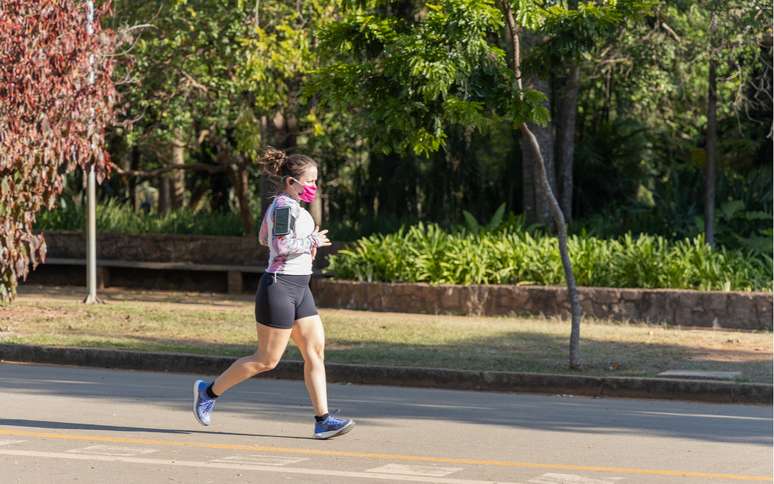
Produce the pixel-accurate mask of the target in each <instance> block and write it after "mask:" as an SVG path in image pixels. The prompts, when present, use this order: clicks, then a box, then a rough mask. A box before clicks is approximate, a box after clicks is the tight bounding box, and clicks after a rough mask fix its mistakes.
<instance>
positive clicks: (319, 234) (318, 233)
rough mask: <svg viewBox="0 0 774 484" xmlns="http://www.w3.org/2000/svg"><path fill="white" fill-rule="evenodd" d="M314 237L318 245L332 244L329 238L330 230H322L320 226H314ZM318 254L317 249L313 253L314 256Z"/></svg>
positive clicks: (326, 245)
mask: <svg viewBox="0 0 774 484" xmlns="http://www.w3.org/2000/svg"><path fill="white" fill-rule="evenodd" d="M312 237H314V238H315V240H317V247H328V246H329V245H331V241H330V240H329V239H328V230H320V227H319V226H317V227H315V228H314V232H313V233H312ZM315 255H317V251H315V252H314V254H312V257H314V256H315Z"/></svg>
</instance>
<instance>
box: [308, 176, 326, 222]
mask: <svg viewBox="0 0 774 484" xmlns="http://www.w3.org/2000/svg"><path fill="white" fill-rule="evenodd" d="M322 196H323V191H322V188H321V187H320V186H318V187H317V196H316V197H315V198H314V201H313V202H312V203H311V204H309V213H310V214H312V218H313V219H314V223H315V225H317V226H319V227H322V222H323V213H322V212H323V211H322V208H323V200H322Z"/></svg>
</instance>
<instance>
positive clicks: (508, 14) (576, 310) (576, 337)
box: [500, 0, 581, 369]
mask: <svg viewBox="0 0 774 484" xmlns="http://www.w3.org/2000/svg"><path fill="white" fill-rule="evenodd" d="M500 5H501V8H502V9H503V13H504V14H505V18H506V21H507V24H508V30H509V33H510V36H509V37H510V39H509V40H510V41H511V45H512V47H513V66H512V69H513V75H514V77H515V78H516V80H517V83H518V86H519V90H520V91H523V84H522V76H521V52H520V38H519V30H520V27H519V25H518V24H517V23H516V19H515V18H514V15H513V11H512V10H511V5H510V3H509V0H501V3H500ZM520 101H521V100H520ZM519 130H520V131H521V134H522V139H523V141H524V144H526V145H528V146H529V147H530V149H531V154H532V156H533V157H534V159H535V160H537V163H536V164H535V167H536V170H537V175H538V181H539V183H540V184H541V186H542V189H543V191H544V192H545V194H546V198H547V201H548V206H549V209H550V212H551V215H552V216H553V219H554V223H555V225H556V231H557V236H558V239H559V253H560V255H561V258H562V266H563V267H564V275H565V279H566V281H567V294H568V296H569V299H570V301H569V302H570V314H571V317H572V329H571V332H570V360H569V366H570V368H574V369H578V368H580V367H581V359H580V323H581V307H580V303H579V301H578V288H577V286H576V284H575V275H574V274H573V271H572V262H571V260H570V253H569V250H568V248H567V225H566V223H565V220H564V215H563V214H562V210H561V208H560V207H559V203H558V202H557V201H556V197H555V196H554V192H553V190H552V188H551V183H550V181H549V178H548V172H547V170H546V165H545V163H544V160H543V156H542V154H541V146H540V143H539V142H538V140H537V137H536V136H535V134H534V133H533V132H532V131H531V129H530V127H529V125H528V124H527V123H526V122H525V123H522V124H521V126H520V127H519Z"/></svg>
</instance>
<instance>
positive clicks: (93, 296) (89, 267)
mask: <svg viewBox="0 0 774 484" xmlns="http://www.w3.org/2000/svg"><path fill="white" fill-rule="evenodd" d="M87 5H88V15H87V22H88V23H87V24H86V32H88V34H89V35H90V36H91V35H93V34H94V1H93V0H88V2H87ZM93 84H94V54H89V85H93ZM91 115H92V122H93V119H94V109H93V108H92V113H91ZM86 183H87V190H86V196H87V197H88V204H87V215H86V287H87V289H88V291H89V294H88V295H87V296H86V299H84V301H83V302H85V303H86V304H95V303H99V302H102V301H100V300H99V298H97V215H96V212H97V198H96V193H97V190H96V184H97V183H96V177H95V176H94V161H93V160H92V162H91V163H90V165H89V173H88V180H87V182H86Z"/></svg>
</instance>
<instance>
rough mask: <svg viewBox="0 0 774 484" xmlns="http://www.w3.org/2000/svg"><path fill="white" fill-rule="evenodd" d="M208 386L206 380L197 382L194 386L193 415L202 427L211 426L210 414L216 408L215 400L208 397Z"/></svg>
mask: <svg viewBox="0 0 774 484" xmlns="http://www.w3.org/2000/svg"><path fill="white" fill-rule="evenodd" d="M208 386H210V384H209V383H207V382H206V381H204V380H196V382H194V385H193V397H194V399H193V413H194V417H196V420H198V421H199V423H200V424H202V425H209V424H210V413H212V409H214V408H215V399H214V398H210V397H208V396H207V387H208Z"/></svg>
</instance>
